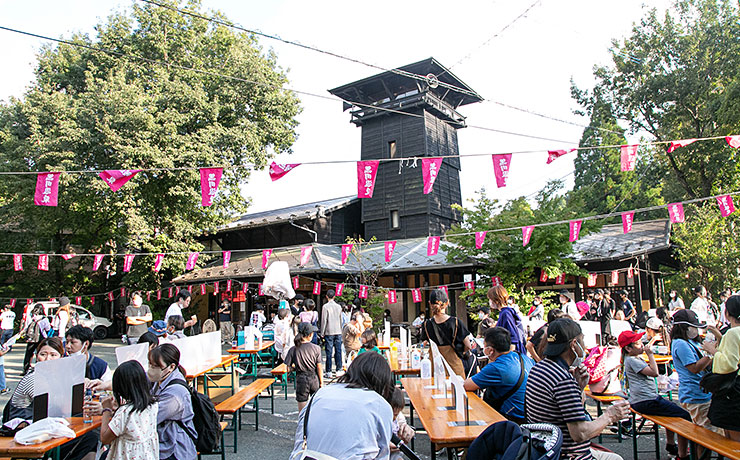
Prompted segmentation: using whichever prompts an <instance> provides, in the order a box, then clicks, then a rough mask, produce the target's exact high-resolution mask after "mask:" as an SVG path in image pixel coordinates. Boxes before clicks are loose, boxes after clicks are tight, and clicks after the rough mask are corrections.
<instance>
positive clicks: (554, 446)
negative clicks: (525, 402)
mask: <svg viewBox="0 0 740 460" xmlns="http://www.w3.org/2000/svg"><path fill="white" fill-rule="evenodd" d="M562 444H563V434H562V432H561V431H560V428H558V427H556V426H555V425H550V424H547V423H538V424H530V425H521V426H519V425H517V424H516V423H514V422H511V421H504V422H497V423H494V424H492V425H490V426H489V427H488V428H486V429H485V431H483V432H482V433H481V434H480V435H478V437H477V438H475V440H474V441H473V442H472V443H471V444H470V447H469V448H468V455H467V459H468V460H490V459H494V458H495V459H498V460H557V459H559V458H560V449H561V446H562Z"/></svg>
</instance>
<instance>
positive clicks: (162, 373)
mask: <svg viewBox="0 0 740 460" xmlns="http://www.w3.org/2000/svg"><path fill="white" fill-rule="evenodd" d="M170 374H171V371H168V370H167V368H164V369H160V368H158V367H152V366H151V365H150V366H149V369H147V371H146V376H147V377H148V378H149V381H150V382H153V383H158V382H161V381H162V380H164V379H165V378H167V376H168V375H170Z"/></svg>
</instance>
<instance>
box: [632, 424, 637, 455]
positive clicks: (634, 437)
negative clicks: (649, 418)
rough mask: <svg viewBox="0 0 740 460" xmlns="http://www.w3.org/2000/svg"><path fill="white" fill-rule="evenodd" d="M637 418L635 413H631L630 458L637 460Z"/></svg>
mask: <svg viewBox="0 0 740 460" xmlns="http://www.w3.org/2000/svg"><path fill="white" fill-rule="evenodd" d="M636 423H637V419H636V417H635V413H634V412H633V413H632V458H633V459H634V460H637V430H636V429H635V428H636V426H637V425H636Z"/></svg>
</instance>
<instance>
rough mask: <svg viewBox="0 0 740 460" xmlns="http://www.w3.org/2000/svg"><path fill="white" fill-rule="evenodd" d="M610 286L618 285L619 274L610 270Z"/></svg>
mask: <svg viewBox="0 0 740 460" xmlns="http://www.w3.org/2000/svg"><path fill="white" fill-rule="evenodd" d="M612 284H619V272H618V271H617V270H612Z"/></svg>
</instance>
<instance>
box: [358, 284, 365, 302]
mask: <svg viewBox="0 0 740 460" xmlns="http://www.w3.org/2000/svg"><path fill="white" fill-rule="evenodd" d="M357 297H359V298H361V299H367V286H365V285H364V284H362V285H360V290H359V291H358V292H357Z"/></svg>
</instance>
